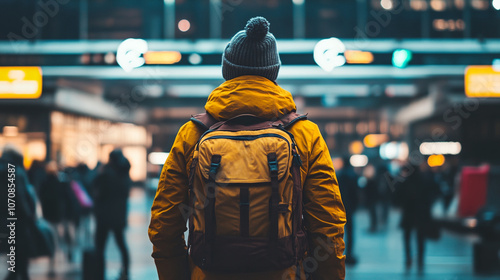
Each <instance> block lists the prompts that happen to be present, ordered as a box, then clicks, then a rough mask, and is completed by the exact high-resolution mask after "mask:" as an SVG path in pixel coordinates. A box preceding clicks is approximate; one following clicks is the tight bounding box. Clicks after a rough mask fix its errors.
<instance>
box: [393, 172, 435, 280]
mask: <svg viewBox="0 0 500 280" xmlns="http://www.w3.org/2000/svg"><path fill="white" fill-rule="evenodd" d="M425 164H426V163H423V164H422V167H419V166H417V165H409V167H403V169H402V170H401V175H400V176H402V178H405V179H404V181H403V182H401V183H400V184H397V185H396V191H395V194H394V196H395V203H396V205H397V206H399V207H400V208H401V210H402V217H401V224H400V226H401V228H402V229H403V235H404V236H403V242H404V250H405V257H406V269H407V270H408V269H410V268H411V266H412V264H413V257H412V249H411V248H412V245H411V243H412V235H413V234H416V241H417V267H418V270H419V272H423V269H424V258H425V241H426V238H427V234H428V231H429V227H430V226H431V224H432V223H431V222H432V216H431V208H432V204H433V202H434V198H435V195H436V192H437V189H438V186H437V184H436V183H435V181H433V179H432V178H431V177H429V176H430V175H429V173H427V172H425V171H422V169H423V168H425V167H424V165H425Z"/></svg>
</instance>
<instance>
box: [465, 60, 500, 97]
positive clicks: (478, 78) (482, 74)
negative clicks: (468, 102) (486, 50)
mask: <svg viewBox="0 0 500 280" xmlns="http://www.w3.org/2000/svg"><path fill="white" fill-rule="evenodd" d="M465 94H466V95H467V96H468V97H500V72H499V71H495V69H493V67H492V66H469V67H467V69H465Z"/></svg>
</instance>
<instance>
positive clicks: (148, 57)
mask: <svg viewBox="0 0 500 280" xmlns="http://www.w3.org/2000/svg"><path fill="white" fill-rule="evenodd" d="M143 56H144V60H145V61H146V64H175V63H177V62H179V61H181V58H182V55H181V53H180V52H178V51H158V52H156V51H149V52H146V53H144V55H143Z"/></svg>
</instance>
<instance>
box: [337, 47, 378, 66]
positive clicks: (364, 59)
mask: <svg viewBox="0 0 500 280" xmlns="http://www.w3.org/2000/svg"><path fill="white" fill-rule="evenodd" d="M344 56H345V60H346V61H347V63H356V64H370V63H372V62H373V54H372V53H371V52H364V51H353V50H349V51H345V52H344Z"/></svg>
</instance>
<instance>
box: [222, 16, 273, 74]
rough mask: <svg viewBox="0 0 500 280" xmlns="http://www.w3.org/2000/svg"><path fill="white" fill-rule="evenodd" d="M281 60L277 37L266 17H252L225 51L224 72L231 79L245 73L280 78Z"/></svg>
mask: <svg viewBox="0 0 500 280" xmlns="http://www.w3.org/2000/svg"><path fill="white" fill-rule="evenodd" d="M280 65H281V61H280V58H279V54H278V49H277V47H276V39H275V38H274V36H273V34H272V33H270V32H269V22H268V21H267V20H266V19H265V18H263V17H254V18H251V19H250V20H249V21H248V22H247V25H246V26H245V30H241V31H239V32H238V33H236V34H235V35H234V36H233V38H232V39H231V41H230V42H229V43H228V44H227V46H226V49H225V50H224V54H223V55H222V76H223V77H224V79H226V80H231V79H234V78H236V77H239V76H244V75H257V76H262V77H265V78H267V79H269V80H271V81H276V78H278V72H279V69H280Z"/></svg>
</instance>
